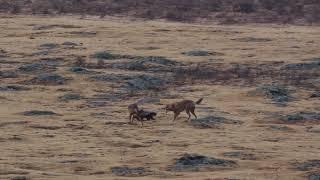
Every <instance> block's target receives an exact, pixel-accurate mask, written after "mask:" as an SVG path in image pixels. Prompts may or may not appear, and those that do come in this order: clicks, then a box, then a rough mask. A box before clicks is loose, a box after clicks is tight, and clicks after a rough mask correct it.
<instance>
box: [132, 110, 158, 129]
mask: <svg viewBox="0 0 320 180" xmlns="http://www.w3.org/2000/svg"><path fill="white" fill-rule="evenodd" d="M156 115H157V113H155V112H150V111H144V110H142V109H141V110H138V113H135V114H133V117H132V119H137V120H138V121H140V122H141V125H142V126H143V121H144V119H147V120H148V121H150V120H155V119H154V117H155V116H156Z"/></svg>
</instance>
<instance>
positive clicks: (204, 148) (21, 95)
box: [0, 16, 320, 180]
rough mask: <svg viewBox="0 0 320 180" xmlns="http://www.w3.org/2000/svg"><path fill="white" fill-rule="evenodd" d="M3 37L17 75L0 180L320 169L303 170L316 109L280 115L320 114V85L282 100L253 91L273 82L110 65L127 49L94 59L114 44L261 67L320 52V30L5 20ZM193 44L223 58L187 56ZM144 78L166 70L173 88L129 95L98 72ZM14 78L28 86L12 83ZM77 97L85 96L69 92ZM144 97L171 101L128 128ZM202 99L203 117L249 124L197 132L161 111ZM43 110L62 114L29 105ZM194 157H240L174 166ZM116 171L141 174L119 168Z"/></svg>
mask: <svg viewBox="0 0 320 180" xmlns="http://www.w3.org/2000/svg"><path fill="white" fill-rule="evenodd" d="M49 25H54V26H49ZM0 38H1V41H0V72H11V73H15V74H16V75H15V77H13V76H14V75H12V77H4V76H3V75H2V76H0V82H1V84H0V102H1V103H0V104H1V105H0V152H1V155H0V179H11V178H13V179H14V178H15V179H19V178H21V179H64V180H65V179H77V180H82V179H290V180H291V179H306V178H312V177H313V176H312V175H314V176H315V174H317V173H318V175H319V176H318V177H320V161H319V162H317V161H313V162H314V164H311V165H310V164H309V165H310V166H308V167H306V168H301V167H300V166H301V165H303V164H304V163H308V162H310V160H320V143H319V142H320V136H319V135H320V134H319V133H320V126H318V125H317V124H318V123H317V122H316V120H318V119H317V118H316V117H314V116H313V119H311V121H310V122H305V121H304V122H302V123H279V122H278V121H277V115H279V114H281V115H287V114H292V113H296V112H303V111H308V112H313V113H315V114H316V113H319V112H320V109H319V107H320V106H319V105H320V101H319V98H309V97H310V95H311V94H312V93H314V92H316V91H319V89H317V87H319V86H317V85H315V87H306V88H304V87H301V86H293V85H288V87H289V88H290V89H294V92H293V93H292V96H293V99H294V100H292V101H289V102H288V103H287V104H286V105H283V106H280V105H277V104H276V103H274V102H273V101H272V100H271V99H270V98H267V97H264V96H249V95H248V92H250V91H252V90H255V89H256V87H258V86H259V85H261V84H263V83H270V82H271V81H270V80H266V81H265V82H264V80H263V79H262V80H259V81H255V82H253V83H251V84H242V83H235V82H233V81H231V80H230V81H225V82H224V83H216V82H214V81H211V80H210V79H205V80H192V81H191V80H190V81H189V80H187V79H186V80H185V81H184V82H181V81H180V82H179V83H178V82H177V83H176V82H175V81H174V80H172V79H171V77H172V74H171V72H170V71H163V72H162V71H161V72H160V71H159V72H158V71H157V72H153V71H152V70H150V71H147V70H148V69H142V70H128V69H125V68H115V67H111V65H110V63H111V64H112V63H120V64H121V63H124V62H130V61H131V60H130V58H125V57H123V58H119V59H115V60H110V61H109V60H105V63H106V65H105V66H106V67H103V68H101V67H98V66H97V67H94V64H96V63H97V62H98V60H97V59H96V58H94V57H93V56H92V55H93V54H95V53H96V52H100V51H109V52H111V53H113V54H117V55H130V56H141V57H148V56H162V57H166V58H168V59H170V60H172V61H176V62H178V63H184V64H185V66H184V67H188V66H189V65H190V66H194V65H195V63H200V64H201V63H202V64H203V63H212V66H215V65H217V66H223V67H231V65H232V64H235V63H236V64H249V65H253V66H254V65H259V64H262V63H266V64H268V63H273V62H280V63H282V64H281V65H279V67H280V66H285V65H286V64H293V63H301V62H306V60H308V59H312V58H319V57H320V49H319V47H320V28H319V27H297V26H279V25H255V24H253V25H245V26H234V25H233V26H220V25H195V24H182V23H168V22H156V21H148V22H142V21H141V22H140V21H129V20H124V19H96V18H86V19H80V18H78V17H54V18H48V17H33V16H25V17H22V16H18V17H6V16H3V17H1V19H0ZM65 42H72V43H75V44H73V45H68V43H65ZM48 43H51V45H50V44H49V45H48ZM44 44H47V45H44ZM192 50H205V51H209V52H216V53H218V54H211V55H209V56H187V55H185V54H183V52H188V51H192ZM79 56H82V57H83V59H84V60H85V61H86V63H87V64H89V65H84V67H85V68H86V69H87V70H89V71H92V72H89V73H74V72H72V71H70V68H72V67H74V66H75V65H74V62H75V61H76V59H77V57H79ZM39 62H43V63H44V64H46V66H45V67H40V68H39V69H37V68H36V69H35V70H34V69H31V70H23V69H22V68H21V67H22V66H24V65H26V64H32V63H39ZM50 63H51V65H50ZM48 64H49V66H47V65H48ZM177 66H178V65H176V67H172V68H177ZM275 68H277V67H275ZM316 70H319V69H316ZM45 73H54V74H58V75H61V76H63V77H64V78H66V79H65V82H63V83H61V84H60V83H58V84H55V85H51V84H50V83H49V84H47V83H41V82H40V83H35V81H32V80H31V79H32V78H34V77H37V76H40V75H41V74H45ZM141 74H145V75H150V76H156V77H161V78H163V79H165V80H168V81H169V82H167V83H168V84H170V85H169V86H168V87H164V88H163V89H161V90H157V91H154V90H147V91H143V92H142V91H139V90H137V91H135V92H132V91H129V92H126V93H123V92H122V90H123V85H124V84H125V83H126V82H125V81H123V80H122V79H120V80H116V81H114V80H105V81H98V80H95V79H93V77H94V76H101V75H105V76H116V77H117V76H121V75H122V76H127V77H128V78H130V77H134V76H137V75H141ZM0 75H1V74H0ZM317 78H318V81H316V80H317ZM314 79H316V80H315V81H313V83H317V82H319V83H320V79H319V77H315V78H314ZM314 79H313V80H314ZM63 81H64V80H63ZM275 81H277V80H275ZM37 82H38V81H37ZM8 85H14V86H18V87H20V88H22V90H21V89H19V90H16V89H15V90H12V89H10V87H8ZM175 85H176V86H175ZM1 87H2V90H1ZM5 87H7V89H6V88H5ZM16 88H17V87H16ZM23 88H26V89H23ZM119 92H122V94H121V93H120V95H119V94H118V93H119ZM70 93H73V94H77V95H80V97H78V98H74V99H73V100H63V99H62V98H61V96H64V95H66V94H70ZM143 97H153V98H155V99H156V100H157V98H159V99H160V102H155V103H145V104H143V105H141V107H144V108H145V109H148V110H153V111H156V112H158V116H157V118H156V121H153V122H145V123H144V124H145V125H144V126H143V127H140V124H139V123H137V124H135V125H131V124H128V113H127V105H128V104H130V103H133V102H136V101H137V100H139V99H141V98H143ZM200 97H204V101H203V103H202V104H201V105H198V106H197V110H196V111H197V114H198V116H199V118H200V119H201V118H204V117H208V116H219V117H224V118H227V119H231V120H235V121H237V122H238V123H220V124H219V125H218V126H217V127H211V128H196V127H195V126H193V124H192V122H186V121H185V120H186V118H187V115H186V114H185V113H182V114H181V116H180V118H179V119H178V120H177V121H176V122H175V123H174V124H173V123H172V118H173V114H172V113H168V115H166V114H165V112H164V110H163V109H162V108H163V106H164V104H166V103H169V102H175V101H178V100H180V99H183V98H186V99H191V100H197V99H198V98H200ZM35 110H37V111H50V112H51V113H56V114H52V115H39V114H38V115H34V114H28V113H27V112H28V111H35ZM29 113H30V112H29ZM35 114H36V113H35ZM318 115H319V114H318ZM319 116H320V115H319ZM319 120H320V119H319ZM319 120H318V121H319ZM186 153H187V154H198V155H203V156H207V157H213V158H218V159H222V160H232V161H234V162H235V163H236V165H235V166H233V167H222V168H221V167H217V168H216V167H214V168H209V169H208V168H206V167H207V165H202V166H201V167H200V168H199V169H197V170H193V171H190V170H188V169H187V170H182V171H179V170H173V168H172V167H173V166H174V165H175V163H176V161H177V160H178V159H179V158H180V157H182V156H183V155H184V154H186ZM228 154H229V155H228ZM230 154H231V155H230ZM232 154H233V155H232ZM114 167H128V168H129V169H130V168H131V169H134V168H138V169H139V168H140V170H141V169H142V170H141V172H139V173H135V172H127V173H124V174H121V173H120V174H117V173H115V171H114ZM203 167H204V168H203ZM299 167H300V168H299Z"/></svg>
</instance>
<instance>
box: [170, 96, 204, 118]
mask: <svg viewBox="0 0 320 180" xmlns="http://www.w3.org/2000/svg"><path fill="white" fill-rule="evenodd" d="M202 100H203V98H200V99H199V100H198V101H196V102H194V101H191V100H182V101H179V102H176V103H172V104H168V105H166V107H165V110H166V113H167V111H173V113H174V118H173V121H175V120H176V119H177V117H178V116H179V114H180V113H181V112H182V111H186V113H187V114H188V116H189V117H188V120H189V119H190V118H191V114H193V115H194V117H195V118H196V119H197V118H198V117H197V115H196V114H195V112H194V111H195V109H196V104H200V103H201V102H202ZM190 113H191V114H190Z"/></svg>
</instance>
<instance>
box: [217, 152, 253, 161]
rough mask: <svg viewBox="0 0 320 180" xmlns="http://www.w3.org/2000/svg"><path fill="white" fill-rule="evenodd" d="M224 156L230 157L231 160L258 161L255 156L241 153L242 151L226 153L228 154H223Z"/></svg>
mask: <svg viewBox="0 0 320 180" xmlns="http://www.w3.org/2000/svg"><path fill="white" fill-rule="evenodd" d="M223 156H225V157H229V158H238V159H241V160H257V159H258V158H257V157H256V156H255V155H254V154H251V153H245V152H240V151H236V152H226V153H223Z"/></svg>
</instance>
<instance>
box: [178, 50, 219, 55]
mask: <svg viewBox="0 0 320 180" xmlns="http://www.w3.org/2000/svg"><path fill="white" fill-rule="evenodd" d="M182 54H184V55H186V56H222V55H223V53H218V52H209V51H202V50H195V51H188V52H183V53H182Z"/></svg>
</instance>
